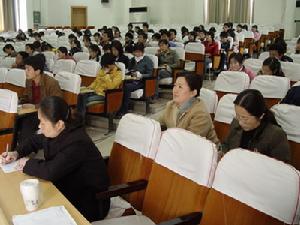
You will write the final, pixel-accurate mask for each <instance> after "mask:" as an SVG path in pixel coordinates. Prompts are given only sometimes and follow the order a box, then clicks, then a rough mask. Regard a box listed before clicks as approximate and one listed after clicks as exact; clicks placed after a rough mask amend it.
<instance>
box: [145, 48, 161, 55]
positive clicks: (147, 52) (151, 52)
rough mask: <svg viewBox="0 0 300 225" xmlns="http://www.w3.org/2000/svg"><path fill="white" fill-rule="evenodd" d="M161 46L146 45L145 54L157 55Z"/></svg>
mask: <svg viewBox="0 0 300 225" xmlns="http://www.w3.org/2000/svg"><path fill="white" fill-rule="evenodd" d="M158 49H159V47H146V48H145V54H147V55H156V53H157V51H158Z"/></svg>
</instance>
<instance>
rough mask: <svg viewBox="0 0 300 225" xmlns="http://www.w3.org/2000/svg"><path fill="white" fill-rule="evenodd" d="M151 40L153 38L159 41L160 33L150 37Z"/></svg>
mask: <svg viewBox="0 0 300 225" xmlns="http://www.w3.org/2000/svg"><path fill="white" fill-rule="evenodd" d="M152 38H155V39H157V40H160V38H161V35H160V33H155V34H153V35H152Z"/></svg>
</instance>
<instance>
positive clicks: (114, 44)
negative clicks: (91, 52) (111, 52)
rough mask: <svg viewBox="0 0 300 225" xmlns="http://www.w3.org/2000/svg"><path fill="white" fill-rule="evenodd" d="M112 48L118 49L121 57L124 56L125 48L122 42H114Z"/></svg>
mask: <svg viewBox="0 0 300 225" xmlns="http://www.w3.org/2000/svg"><path fill="white" fill-rule="evenodd" d="M111 47H114V48H116V49H117V50H118V52H119V55H120V56H121V55H123V54H124V50H123V46H122V44H121V42H120V41H118V40H114V41H112V42H111Z"/></svg>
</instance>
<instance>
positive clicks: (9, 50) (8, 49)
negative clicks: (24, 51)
mask: <svg viewBox="0 0 300 225" xmlns="http://www.w3.org/2000/svg"><path fill="white" fill-rule="evenodd" d="M3 52H5V53H6V54H7V55H6V56H5V57H16V56H17V52H16V51H15V48H14V46H12V45H11V44H6V45H5V46H4V47H3Z"/></svg>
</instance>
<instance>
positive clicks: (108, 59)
mask: <svg viewBox="0 0 300 225" xmlns="http://www.w3.org/2000/svg"><path fill="white" fill-rule="evenodd" d="M115 62H116V58H115V56H114V55H113V54H112V53H105V54H104V55H103V56H102V57H101V66H102V67H105V66H108V65H114V64H115Z"/></svg>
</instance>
